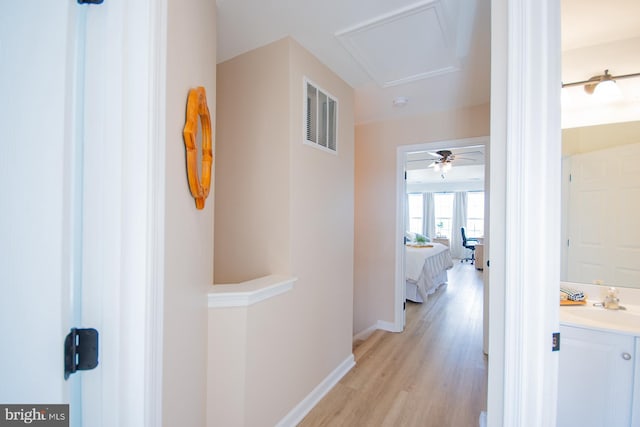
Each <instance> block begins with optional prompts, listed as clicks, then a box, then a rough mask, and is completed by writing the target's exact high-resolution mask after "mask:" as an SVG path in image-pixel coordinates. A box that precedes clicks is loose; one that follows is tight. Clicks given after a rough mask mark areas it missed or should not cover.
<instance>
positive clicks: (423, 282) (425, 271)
mask: <svg viewBox="0 0 640 427" xmlns="http://www.w3.org/2000/svg"><path fill="white" fill-rule="evenodd" d="M430 245H433V247H424V248H414V247H411V246H405V277H406V282H407V299H409V300H411V301H416V302H423V301H424V300H426V299H427V296H428V295H430V294H432V293H433V292H435V290H436V289H438V287H439V286H440V285H442V284H444V283H446V282H447V270H449V269H451V268H453V260H452V259H451V252H450V251H449V247H448V246H445V245H442V244H440V243H430Z"/></svg>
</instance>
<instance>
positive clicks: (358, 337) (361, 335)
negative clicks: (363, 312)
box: [353, 325, 378, 342]
mask: <svg viewBox="0 0 640 427" xmlns="http://www.w3.org/2000/svg"><path fill="white" fill-rule="evenodd" d="M377 329H378V325H373V326H370V327H368V328H367V329H365V330H364V331H361V332H358V333H357V334H355V335H354V336H353V342H356V341H358V340H362V341H364V340H366V339H367V338H369V335H371V334H372V333H374V332H375V331H376V330H377Z"/></svg>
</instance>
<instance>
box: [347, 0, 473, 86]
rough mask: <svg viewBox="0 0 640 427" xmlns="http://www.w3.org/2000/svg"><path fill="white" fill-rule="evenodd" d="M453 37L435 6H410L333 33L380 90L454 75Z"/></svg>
mask: <svg viewBox="0 0 640 427" xmlns="http://www.w3.org/2000/svg"><path fill="white" fill-rule="evenodd" d="M455 36H456V34H455V33H454V31H453V29H452V26H451V25H449V24H448V21H447V19H446V14H445V9H444V7H443V6H442V3H441V2H440V1H429V2H427V3H421V4H418V5H413V6H411V7H408V8H405V9H401V10H398V11H395V12H393V13H390V14H388V15H385V16H382V17H378V18H375V19H373V20H371V21H367V22H364V23H361V24H358V25H356V26H354V27H351V28H349V29H346V30H344V31H340V32H338V33H336V37H338V39H339V40H340V41H341V42H342V44H343V46H344V47H345V48H346V49H347V51H349V53H350V54H351V55H352V56H353V58H354V59H355V60H356V61H357V62H358V63H359V64H360V65H361V66H362V67H363V69H364V70H365V71H366V72H367V73H368V74H369V76H371V78H372V79H373V80H374V81H375V82H376V83H377V84H378V85H380V86H381V87H390V86H396V85H399V84H403V83H409V82H412V81H415V80H420V79H425V78H428V77H433V76H437V75H441V74H446V73H451V72H456V71H458V70H459V69H460V59H459V58H460V52H456V51H457V50H459V47H460V46H459V43H458V46H456V37H455ZM465 53H466V52H465Z"/></svg>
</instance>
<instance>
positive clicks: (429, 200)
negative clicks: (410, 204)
mask: <svg viewBox="0 0 640 427" xmlns="http://www.w3.org/2000/svg"><path fill="white" fill-rule="evenodd" d="M422 202H423V203H424V208H423V210H422V214H423V216H422V232H423V234H424V235H425V236H429V237H431V238H433V237H435V235H436V209H435V203H434V202H433V193H422Z"/></svg>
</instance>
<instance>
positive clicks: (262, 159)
mask: <svg viewBox="0 0 640 427" xmlns="http://www.w3.org/2000/svg"><path fill="white" fill-rule="evenodd" d="M288 46H289V45H288V43H287V42H286V40H283V41H281V42H279V43H274V44H271V45H269V46H266V47H263V48H261V49H257V50H254V51H252V52H250V53H248V54H245V55H240V56H238V57H236V58H233V59H230V60H229V61H226V62H224V63H222V64H220V65H219V66H218V100H219V103H220V106H221V108H220V109H219V110H220V111H219V115H218V117H217V122H218V128H217V133H216V140H217V141H218V143H217V146H216V176H215V183H214V185H215V199H216V204H215V211H216V226H215V236H216V238H215V247H216V250H215V262H214V265H215V266H216V268H215V283H236V282H242V281H246V280H250V279H255V278H256V277H260V276H265V275H268V274H271V273H280V274H287V273H289V272H290V269H291V265H290V232H291V231H290V228H289V222H290V221H289V181H290V179H291V177H290V171H289V158H290V153H289V147H290V144H291V143H290V135H289V108H290V106H289V101H290V100H289V98H288V97H287V94H288V91H289V48H288Z"/></svg>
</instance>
